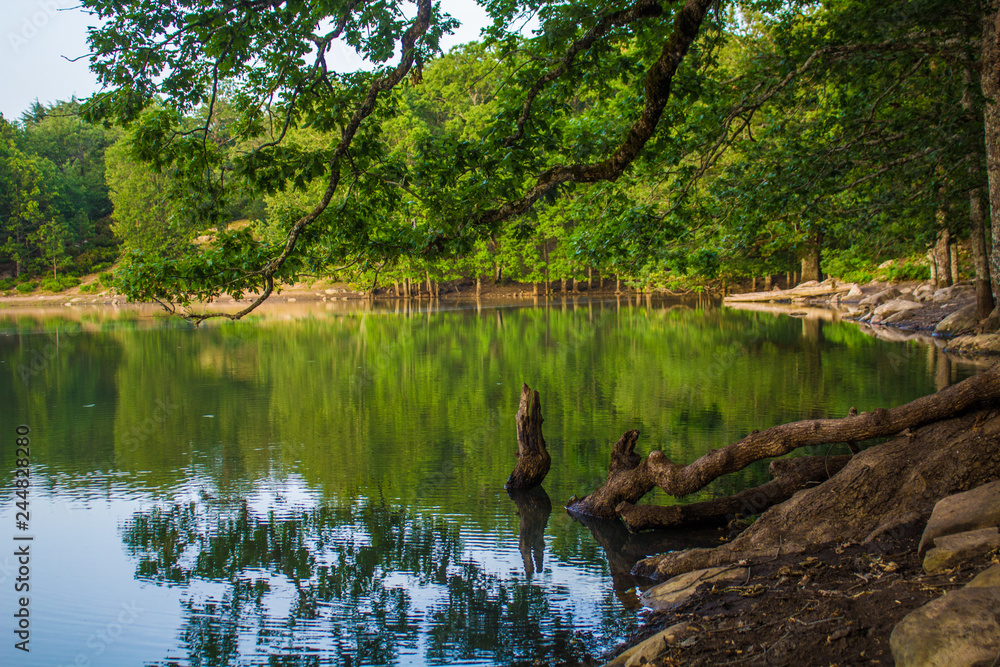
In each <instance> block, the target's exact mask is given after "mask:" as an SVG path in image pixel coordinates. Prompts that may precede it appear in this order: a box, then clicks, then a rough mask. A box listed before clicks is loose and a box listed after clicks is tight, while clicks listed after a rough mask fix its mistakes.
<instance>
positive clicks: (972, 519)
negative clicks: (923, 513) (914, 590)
mask: <svg viewBox="0 0 1000 667" xmlns="http://www.w3.org/2000/svg"><path fill="white" fill-rule="evenodd" d="M997 525H1000V480H997V481H995V482H988V483H986V484H982V485H980V486H977V487H976V488H974V489H970V490H968V491H965V492H963V493H956V494H954V495H951V496H948V497H946V498H942V499H941V500H939V501H938V502H937V504H936V505H934V510H933V511H932V512H931V518H930V519H928V520H927V527H926V528H924V534H923V535H921V536H920V545H919V546H918V547H917V554H918V555H921V556H923V554H924V552H925V551H927V549H929V548H931V546H932V545H933V544H934V541H935V539H937V538H938V537H940V536H942V535H954V534H956V533H964V532H967V531H970V530H979V529H981V528H994V527H996V526H997Z"/></svg>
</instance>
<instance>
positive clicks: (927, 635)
mask: <svg viewBox="0 0 1000 667" xmlns="http://www.w3.org/2000/svg"><path fill="white" fill-rule="evenodd" d="M998 621H1000V588H963V589H961V590H957V591H951V592H950V593H947V594H946V595H943V596H942V597H940V598H938V599H937V600H933V601H931V602H928V603H927V604H925V605H924V606H923V607H920V608H919V609H915V610H914V611H912V612H910V613H909V614H907V616H906V617H905V618H903V620H902V621H900V622H899V623H897V624H896V627H895V628H893V630H892V635H890V637H889V647H890V648H891V649H892V657H893V658H894V659H895V661H896V665H897V667H910V666H911V665H912V666H916V665H920V666H922V667H923V666H930V665H935V666H940V667H958V666H960V665H977V664H983V665H991V664H993V661H994V660H995V659H996V657H997V654H998V653H1000V622H998Z"/></svg>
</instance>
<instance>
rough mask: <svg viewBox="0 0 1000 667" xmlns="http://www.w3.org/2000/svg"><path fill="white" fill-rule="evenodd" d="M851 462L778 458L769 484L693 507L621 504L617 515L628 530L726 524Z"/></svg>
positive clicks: (831, 458)
mask: <svg viewBox="0 0 1000 667" xmlns="http://www.w3.org/2000/svg"><path fill="white" fill-rule="evenodd" d="M850 460H851V457H850V456H829V457H828V456H803V457H798V458H792V459H776V460H774V461H772V462H771V465H770V467H769V468H768V471H769V472H770V473H771V476H772V477H773V478H774V479H773V480H772V481H770V482H768V483H767V484H762V485H760V486H758V487H755V488H752V489H746V490H744V491H740V492H739V493H736V494H734V495H731V496H728V497H726V498H717V499H715V500H709V501H706V502H703V503H691V504H690V505H673V506H670V507H664V506H662V505H633V504H632V503H628V502H621V503H619V504H618V507H617V508H616V512H617V513H618V515H619V516H620V517H621V518H622V520H623V521H624V522H625V525H626V526H628V528H629V530H631V531H633V532H638V531H640V530H649V529H653V528H673V527H677V526H686V525H698V524H720V523H726V522H728V521H729V520H731V519H732V518H734V517H735V516H737V515H740V516H750V515H752V514H760V513H761V512H763V511H764V510H766V509H768V508H769V507H772V506H774V505H777V504H778V503H782V502H784V501H786V500H788V499H789V498H791V497H792V495H794V494H795V493H796V492H797V491H801V490H802V489H804V488H806V487H807V486H810V485H813V484H817V483H820V482H825V481H826V480H828V479H829V478H830V477H831V476H833V475H835V474H837V473H838V472H840V469H841V468H843V467H844V466H845V465H847V462H848V461H850Z"/></svg>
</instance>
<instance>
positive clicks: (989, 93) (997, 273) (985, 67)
mask: <svg viewBox="0 0 1000 667" xmlns="http://www.w3.org/2000/svg"><path fill="white" fill-rule="evenodd" d="M982 44H983V51H982V60H981V62H980V85H981V86H982V90H983V98H984V99H985V100H986V105H985V107H984V108H983V127H984V139H985V144H986V174H987V178H988V182H989V200H990V229H991V230H992V236H993V243H992V248H991V249H990V278H991V280H992V281H993V294H994V295H995V296H996V297H998V298H1000V0H988V2H987V3H986V5H985V13H984V16H983V40H982Z"/></svg>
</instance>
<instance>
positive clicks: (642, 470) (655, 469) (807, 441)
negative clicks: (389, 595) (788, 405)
mask: <svg viewBox="0 0 1000 667" xmlns="http://www.w3.org/2000/svg"><path fill="white" fill-rule="evenodd" d="M998 397H1000V365H995V366H993V367H992V368H990V369H989V370H987V371H984V372H983V373H980V374H979V375H976V376H973V377H971V378H969V379H967V380H965V381H963V382H960V383H959V384H956V385H953V386H951V387H947V388H945V389H942V390H941V391H939V392H937V393H936V394H932V395H930V396H924V397H922V398H918V399H917V400H915V401H911V402H910V403H907V404H905V405H901V406H898V407H895V408H892V409H891V410H885V409H882V408H879V409H877V410H875V411H873V412H864V413H861V414H859V415H849V416H848V417H845V418H843V419H810V420H806V421H799V422H793V423H791V424H783V425H781V426H775V427H772V428H769V429H767V430H765V431H754V432H753V433H751V434H750V435H748V436H747V437H745V438H743V439H742V440H740V441H739V442H736V443H733V444H732V445H729V446H728V447H724V448H722V449H716V450H713V451H711V452H709V453H708V454H705V455H704V456H702V457H701V458H699V459H698V460H697V461H695V462H693V463H691V464H689V465H680V464H677V463H674V462H673V461H671V460H670V459H668V458H667V457H666V456H665V455H664V454H663V452H660V451H654V452H650V454H649V456H647V457H646V458H645V459H642V458H641V457H640V456H639V455H638V454H636V453H635V443H636V440H637V439H638V432H637V431H628V432H627V433H625V434H624V435H622V437H621V438H620V439H619V440H618V442H617V443H615V445H614V447H613V448H612V453H611V465H610V466H609V468H608V479H607V482H605V484H604V485H603V486H601V488H599V489H597V490H596V491H594V492H593V493H592V494H590V495H589V496H585V497H584V498H582V499H579V500H578V499H576V498H575V497H574V498H572V499H570V502H569V503H568V504H567V508H568V509H570V510H572V511H574V512H582V513H586V514H592V515H594V516H600V517H605V518H611V517H614V516H615V515H616V509H617V508H618V506H619V504H621V503H623V502H625V503H633V504H634V503H636V502H638V500H639V499H640V498H642V497H643V496H644V495H645V494H646V493H648V492H649V491H651V490H652V489H653V488H654V487H657V486H658V487H660V488H661V489H663V490H664V491H666V492H667V493H668V494H670V495H672V496H674V497H677V498H679V497H682V496H686V495H688V494H689V493H693V492H695V491H697V490H699V489H701V488H704V487H705V486H706V485H708V484H709V483H710V482H711V481H713V480H714V479H716V478H717V477H720V476H722V475H725V474H727V473H731V472H735V471H737V470H742V469H743V468H745V467H746V466H747V465H749V464H751V463H753V462H754V461H759V460H761V459H765V458H771V457H777V456H783V455H785V454H787V453H789V452H791V451H793V450H795V449H797V448H799V447H806V446H810V445H823V444H828V443H833V442H852V443H853V442H860V441H863V440H870V439H872V438H881V437H886V436H891V435H895V434H897V433H901V432H903V431H906V430H908V429H913V428H917V427H919V426H922V425H925V424H930V423H933V422H937V421H940V420H942V419H948V418H950V417H953V416H954V415H957V414H960V413H961V412H963V411H964V410H967V409H969V408H970V407H972V406H974V405H975V404H977V403H979V402H981V401H984V400H987V399H996V398H998ZM524 400H525V399H524V398H523V395H522V402H523V401H524Z"/></svg>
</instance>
